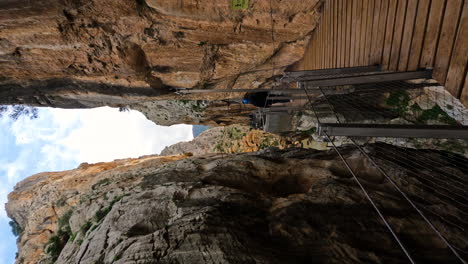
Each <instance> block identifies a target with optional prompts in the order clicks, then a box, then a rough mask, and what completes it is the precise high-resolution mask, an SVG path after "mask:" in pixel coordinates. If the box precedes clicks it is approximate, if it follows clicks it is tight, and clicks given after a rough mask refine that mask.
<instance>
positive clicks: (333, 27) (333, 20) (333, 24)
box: [330, 0, 337, 68]
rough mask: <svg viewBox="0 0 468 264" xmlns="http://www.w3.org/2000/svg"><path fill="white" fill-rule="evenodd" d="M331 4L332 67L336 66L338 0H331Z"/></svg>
mask: <svg viewBox="0 0 468 264" xmlns="http://www.w3.org/2000/svg"><path fill="white" fill-rule="evenodd" d="M330 2H331V5H330V9H331V10H330V16H331V28H330V30H331V31H330V34H331V39H332V40H331V43H330V45H331V49H332V53H331V68H336V19H337V17H336V15H335V12H336V0H330Z"/></svg>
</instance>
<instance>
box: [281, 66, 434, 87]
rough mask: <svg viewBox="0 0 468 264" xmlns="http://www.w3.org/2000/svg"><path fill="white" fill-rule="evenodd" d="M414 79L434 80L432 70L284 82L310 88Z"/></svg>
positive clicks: (300, 79) (312, 78) (305, 78)
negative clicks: (299, 83) (296, 82)
mask: <svg viewBox="0 0 468 264" xmlns="http://www.w3.org/2000/svg"><path fill="white" fill-rule="evenodd" d="M414 79H432V70H424V71H411V72H391V73H378V74H370V75H357V76H347V77H338V78H336V77H335V78H327V79H318V80H317V79H316V78H315V77H314V76H313V77H311V78H309V77H308V76H303V77H299V78H295V79H294V80H293V79H289V78H284V79H282V80H281V81H282V82H292V81H300V82H306V83H307V85H308V86H322V87H323V86H338V85H353V84H367V83H381V82H390V81H405V80H414Z"/></svg>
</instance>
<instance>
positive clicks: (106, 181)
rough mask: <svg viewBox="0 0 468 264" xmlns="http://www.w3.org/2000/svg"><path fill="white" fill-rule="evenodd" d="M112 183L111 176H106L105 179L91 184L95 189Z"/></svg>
mask: <svg viewBox="0 0 468 264" xmlns="http://www.w3.org/2000/svg"><path fill="white" fill-rule="evenodd" d="M110 183H111V180H110V179H109V178H105V179H101V180H99V181H98V182H97V183H96V184H94V185H93V186H91V189H93V190H95V189H96V187H99V186H106V185H109V184H110Z"/></svg>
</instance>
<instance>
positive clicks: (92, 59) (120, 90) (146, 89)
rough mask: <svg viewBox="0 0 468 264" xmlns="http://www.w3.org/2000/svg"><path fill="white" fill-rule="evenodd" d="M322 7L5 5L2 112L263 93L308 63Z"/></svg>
mask: <svg viewBox="0 0 468 264" xmlns="http://www.w3.org/2000/svg"><path fill="white" fill-rule="evenodd" d="M318 3H319V1H318V0H310V1H280V0H273V1H250V5H249V8H248V9H246V10H231V8H230V1H227V0H226V1H217V0H209V1H198V0H181V1H173V0H162V1H159V0H158V1H156V0H89V1H88V0H86V1H82V0H64V1H59V0H39V1H29V0H14V1H13V0H4V1H2V2H0V72H1V73H2V74H1V78H0V103H1V104H21V103H24V104H32V105H36V106H52V107H62V108H76V107H96V106H102V105H110V106H121V105H132V104H136V103H142V102H148V101H153V100H160V99H162V98H171V97H174V96H173V95H168V96H166V97H164V96H163V95H165V94H168V93H171V90H170V88H171V87H183V88H201V89H217V88H228V89H236V88H255V87H259V86H262V85H264V84H265V83H266V82H267V80H268V79H269V78H270V77H271V76H272V75H274V74H279V73H280V72H281V71H282V69H284V68H285V67H286V66H288V65H290V64H292V63H294V62H296V61H297V60H299V59H300V58H301V56H302V55H303V53H304V48H305V45H306V43H307V41H308V35H309V33H310V32H311V31H312V30H313V29H314V28H315V24H316V20H317V18H318V9H319V7H320V5H319V4H318ZM272 27H273V28H274V34H273V35H272ZM272 67H273V68H275V69H274V70H273V69H272ZM220 96H221V97H225V95H217V96H216V95H215V96H214V97H220ZM192 99H193V98H192ZM195 99H196V98H195ZM200 99H207V96H206V95H203V96H201V97H200Z"/></svg>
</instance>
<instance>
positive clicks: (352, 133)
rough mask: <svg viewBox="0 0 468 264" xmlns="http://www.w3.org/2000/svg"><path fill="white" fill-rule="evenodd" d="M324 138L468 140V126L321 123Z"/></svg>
mask: <svg viewBox="0 0 468 264" xmlns="http://www.w3.org/2000/svg"><path fill="white" fill-rule="evenodd" d="M318 133H319V134H320V135H322V136H324V135H326V134H327V135H329V136H349V137H392V138H456V139H468V126H448V125H447V126H439V125H383V124H382V125H378V124H334V123H321V124H319V127H318Z"/></svg>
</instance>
